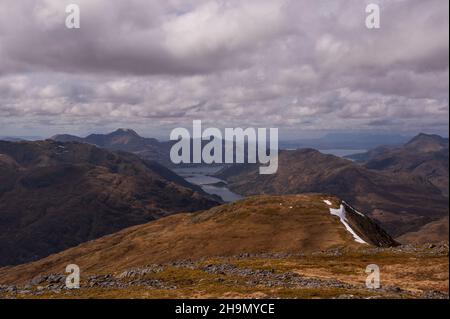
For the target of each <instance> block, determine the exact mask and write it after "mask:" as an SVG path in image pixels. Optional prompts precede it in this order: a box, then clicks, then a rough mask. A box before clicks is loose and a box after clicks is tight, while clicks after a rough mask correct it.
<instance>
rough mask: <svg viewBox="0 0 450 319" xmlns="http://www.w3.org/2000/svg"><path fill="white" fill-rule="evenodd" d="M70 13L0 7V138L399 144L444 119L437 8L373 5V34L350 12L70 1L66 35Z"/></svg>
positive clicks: (350, 1) (443, 10) (242, 4)
mask: <svg viewBox="0 0 450 319" xmlns="http://www.w3.org/2000/svg"><path fill="white" fill-rule="evenodd" d="M71 2H74V1H65V0H63V1H61V0H23V1H13V0H3V1H2V2H1V3H0V114H1V116H2V121H1V122H0V123H1V124H2V128H3V130H8V129H14V127H20V125H19V126H18V123H25V122H27V123H28V125H36V127H37V128H42V126H43V124H42V123H43V122H42V121H44V120H45V121H50V123H53V124H52V125H53V126H54V127H58V128H61V129H63V128H64V127H69V128H70V127H72V128H76V130H83V129H84V130H88V129H90V128H92V127H94V128H95V126H99V127H100V128H101V127H110V126H112V127H114V126H126V125H137V126H145V123H147V124H148V123H150V122H151V125H152V128H149V130H151V129H159V128H157V127H159V126H160V127H161V129H164V128H165V127H167V126H175V125H176V126H179V125H186V124H187V125H189V121H191V120H192V119H202V120H204V121H207V122H208V123H211V124H215V125H216V126H219V127H220V126H221V125H225V126H231V125H241V126H245V125H259V126H270V125H278V126H280V127H283V128H286V129H296V128H301V129H303V128H305V129H310V130H323V129H346V128H351V129H357V128H361V129H365V128H367V127H374V126H376V124H377V123H378V124H379V126H380V127H391V128H393V129H398V130H402V129H407V128H408V127H410V128H414V127H417V128H419V127H423V126H429V127H430V128H433V127H434V125H435V124H436V123H438V122H439V123H442V118H443V117H446V116H448V86H449V82H448V74H449V73H448V72H449V71H448V54H449V50H448V23H449V18H448V2H446V1H441V0H429V1H421V0H409V1H402V0H391V1H379V3H380V4H381V8H382V19H381V29H379V30H367V29H366V28H365V26H364V18H365V12H364V8H365V3H364V2H363V1H360V0H345V1H344V0H340V1H331V0H329V1H320V2H319V1H308V0H296V1H294V0H279V1H269V0H267V1H266V0H249V1H225V0H223V1H222V0H217V1H206V0H205V1H203V0H201V1H194V0H192V1H190V0H188V1H179V0H170V1H145V0H132V1H114V2H112V1H106V0H79V1H75V2H78V3H79V4H80V7H81V12H82V13H81V14H82V20H81V29H80V30H68V29H66V28H65V27H64V19H65V13H64V8H65V5H66V4H67V3H71ZM366 2H367V1H366ZM49 117H50V118H52V120H49V119H48V118H49ZM150 119H155V121H150V122H149V120H150ZM447 125H448V122H447ZM24 127H25V126H24Z"/></svg>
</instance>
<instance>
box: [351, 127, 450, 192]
mask: <svg viewBox="0 0 450 319" xmlns="http://www.w3.org/2000/svg"><path fill="white" fill-rule="evenodd" d="M348 158H350V159H354V160H356V161H358V162H360V163H362V164H363V165H364V166H365V167H366V168H369V169H373V170H379V171H388V172H394V173H395V172H403V173H410V174H414V175H417V176H420V177H422V178H424V179H426V180H428V181H430V182H431V183H432V184H433V185H435V186H436V187H438V188H439V189H440V190H441V191H442V193H443V194H444V195H445V196H447V197H448V194H449V193H448V192H449V189H448V187H449V171H448V167H449V148H448V139H446V138H442V137H441V136H439V135H428V134H423V133H422V134H419V135H417V136H416V137H414V138H413V139H411V140H410V141H409V142H408V143H406V144H404V145H402V146H398V147H378V148H376V149H373V150H370V151H368V152H366V153H362V154H355V155H350V156H348Z"/></svg>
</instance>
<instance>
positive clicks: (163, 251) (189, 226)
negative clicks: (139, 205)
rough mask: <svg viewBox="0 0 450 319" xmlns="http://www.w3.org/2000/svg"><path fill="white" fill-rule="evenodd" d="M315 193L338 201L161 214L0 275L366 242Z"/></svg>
mask: <svg viewBox="0 0 450 319" xmlns="http://www.w3.org/2000/svg"><path fill="white" fill-rule="evenodd" d="M323 199H329V200H330V201H331V202H332V203H333V206H335V207H337V206H338V204H339V203H340V200H339V199H337V198H335V197H331V196H326V195H292V196H270V197H269V196H258V197H252V198H248V199H245V200H242V201H239V202H236V203H233V204H228V205H223V206H219V207H215V208H211V209H209V210H207V211H203V212H198V213H194V214H179V215H173V216H169V217H164V218H162V219H159V220H157V221H154V222H151V223H148V224H145V225H140V226H135V227H131V228H128V229H125V230H123V231H120V232H118V233H115V234H112V235H109V236H105V237H103V238H100V239H97V240H94V241H91V242H88V243H84V244H81V245H79V246H78V247H75V248H72V249H69V250H66V251H64V252H61V253H59V254H56V255H52V256H49V257H48V258H45V259H42V260H39V261H37V262H34V263H30V264H25V265H20V266H16V267H13V268H4V269H1V270H0V278H1V279H0V281H2V282H17V281H20V280H30V279H31V278H33V277H34V276H36V275H38V274H42V273H52V272H56V273H58V272H60V271H61V269H63V268H64V267H65V265H67V264H70V263H75V264H77V265H79V266H80V267H81V269H83V271H84V272H94V273H100V272H116V271H121V270H124V269H127V268H130V267H135V266H136V267H137V266H142V265H146V264H151V263H163V262H170V261H175V260H183V259H188V258H192V259H198V258H202V257H212V256H232V255H237V254H241V253H275V252H286V253H300V252H302V253H303V252H314V251H320V250H324V249H330V248H334V247H343V246H344V247H350V248H351V247H354V248H357V247H360V246H367V245H365V244H364V245H362V244H359V243H357V242H355V241H354V238H353V237H352V235H351V234H350V233H349V232H348V231H347V230H346V229H345V227H344V226H343V224H342V223H341V222H340V220H339V218H338V217H336V216H333V215H331V214H330V212H329V206H328V205H327V204H325V203H324V202H323ZM367 222H369V219H367V221H366V223H367ZM362 224H363V223H360V226H361V225H362ZM360 229H372V231H373V229H374V228H370V227H369V228H367V227H361V228H360ZM380 236H381V237H383V236H386V235H384V233H382V232H381V231H380V233H379V234H376V236H375V237H373V238H377V240H378V238H379V237H380ZM362 237H363V238H371V237H372V236H371V235H370V234H364V236H362ZM384 240H385V241H386V242H389V240H391V239H390V238H389V237H385V238H384Z"/></svg>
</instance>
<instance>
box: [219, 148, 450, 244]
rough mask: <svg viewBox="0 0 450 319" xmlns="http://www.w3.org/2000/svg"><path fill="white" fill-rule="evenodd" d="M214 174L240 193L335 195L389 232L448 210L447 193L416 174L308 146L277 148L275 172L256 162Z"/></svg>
mask: <svg viewBox="0 0 450 319" xmlns="http://www.w3.org/2000/svg"><path fill="white" fill-rule="evenodd" d="M218 177H219V178H223V179H225V180H227V182H228V187H229V188H230V189H231V190H233V191H234V192H236V193H238V194H244V195H256V194H276V195H281V194H296V193H304V192H321V193H327V194H332V195H336V196H338V197H340V198H342V199H344V200H346V201H347V202H350V203H352V205H354V206H355V207H357V208H358V209H359V210H361V211H364V212H367V214H368V215H369V216H371V217H373V218H375V219H376V220H377V221H378V222H380V224H381V225H382V226H383V227H384V228H385V229H386V230H387V231H388V232H389V233H390V234H392V235H393V236H400V235H402V234H404V233H407V232H410V231H416V230H418V229H419V228H420V227H421V226H423V225H424V224H426V223H428V222H431V221H433V220H436V219H438V218H440V217H442V216H445V215H447V214H448V201H447V198H446V197H444V196H443V195H442V194H441V192H440V190H439V189H437V188H436V187H435V186H434V185H432V184H430V183H429V182H427V181H426V180H424V179H423V178H421V177H418V176H414V175H411V174H406V173H405V174H401V173H398V174H393V173H390V172H387V173H385V172H378V171H374V170H369V169H367V168H365V167H362V166H360V165H358V164H356V163H354V162H352V161H349V160H346V159H342V158H338V157H336V156H333V155H325V154H322V153H320V152H318V151H316V150H312V149H304V150H297V151H281V152H280V154H279V168H278V172H277V173H276V174H273V175H260V174H259V173H258V168H257V166H255V165H235V166H233V167H231V168H226V169H224V170H223V171H221V172H219V174H218ZM447 238H448V237H447Z"/></svg>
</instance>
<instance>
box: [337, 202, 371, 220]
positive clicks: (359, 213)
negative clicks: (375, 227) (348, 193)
mask: <svg viewBox="0 0 450 319" xmlns="http://www.w3.org/2000/svg"><path fill="white" fill-rule="evenodd" d="M342 202H343V203H344V204H346V205H347V206H350V205H349V204H347V203H346V202H344V201H342ZM352 209H353V211H355V212H356V213H357V214H358V215H360V216H362V217H366V215H364V214H363V213H361V212H358V211H357V210H356V209H354V208H353V207H352Z"/></svg>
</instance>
